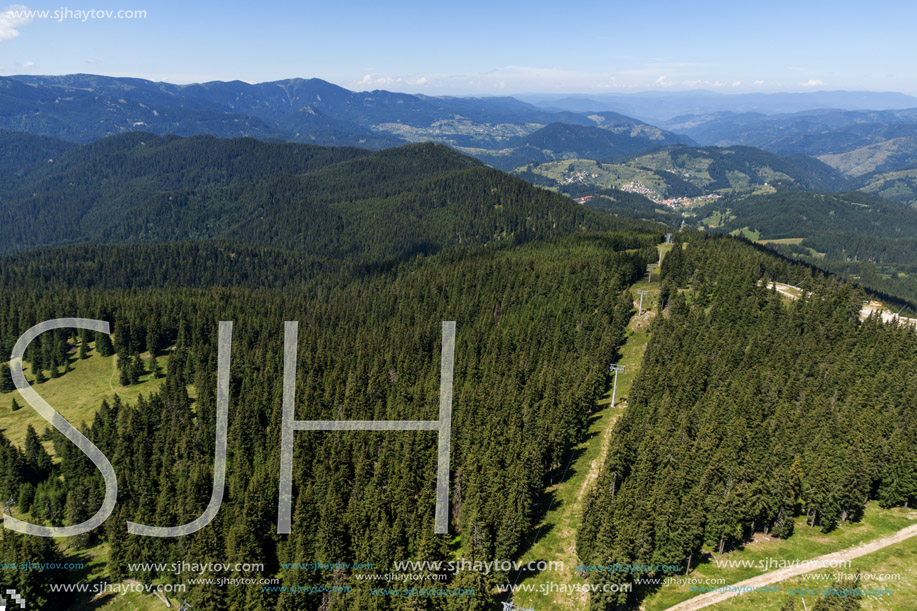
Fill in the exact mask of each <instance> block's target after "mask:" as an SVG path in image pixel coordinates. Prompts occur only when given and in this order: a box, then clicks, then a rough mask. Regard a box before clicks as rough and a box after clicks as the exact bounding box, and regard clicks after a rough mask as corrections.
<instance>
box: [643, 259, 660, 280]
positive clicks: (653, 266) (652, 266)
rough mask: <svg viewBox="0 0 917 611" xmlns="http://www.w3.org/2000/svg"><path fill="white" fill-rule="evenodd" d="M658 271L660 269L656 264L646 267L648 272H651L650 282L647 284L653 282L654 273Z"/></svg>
mask: <svg viewBox="0 0 917 611" xmlns="http://www.w3.org/2000/svg"><path fill="white" fill-rule="evenodd" d="M657 269H659V266H658V265H657V264H655V263H650V264H649V265H647V266H646V271H647V272H649V275H650V276H649V280H648V281H647V282H652V281H653V272H654V271H656V270H657Z"/></svg>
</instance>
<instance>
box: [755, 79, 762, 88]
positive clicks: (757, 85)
mask: <svg viewBox="0 0 917 611" xmlns="http://www.w3.org/2000/svg"><path fill="white" fill-rule="evenodd" d="M762 85H764V81H763V80H761V79H758V80H757V81H755V87H761V86H762Z"/></svg>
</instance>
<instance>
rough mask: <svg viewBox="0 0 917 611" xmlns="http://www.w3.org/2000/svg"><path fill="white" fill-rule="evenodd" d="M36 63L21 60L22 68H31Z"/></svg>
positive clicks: (20, 65)
mask: <svg viewBox="0 0 917 611" xmlns="http://www.w3.org/2000/svg"><path fill="white" fill-rule="evenodd" d="M34 65H35V62H19V67H20V68H31V67H32V66H34Z"/></svg>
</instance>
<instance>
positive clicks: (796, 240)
mask: <svg viewBox="0 0 917 611" xmlns="http://www.w3.org/2000/svg"><path fill="white" fill-rule="evenodd" d="M804 239H805V238H780V239H777V240H772V239H767V240H756V242H757V243H758V244H802V241H803V240H804Z"/></svg>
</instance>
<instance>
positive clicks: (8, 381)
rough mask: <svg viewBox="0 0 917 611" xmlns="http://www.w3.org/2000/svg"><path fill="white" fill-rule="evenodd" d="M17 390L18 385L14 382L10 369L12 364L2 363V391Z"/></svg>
mask: <svg viewBox="0 0 917 611" xmlns="http://www.w3.org/2000/svg"><path fill="white" fill-rule="evenodd" d="M14 390H16V385H15V384H13V373H12V371H10V366H9V365H8V364H6V363H3V364H2V365H0V393H8V392H13V391H14Z"/></svg>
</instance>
